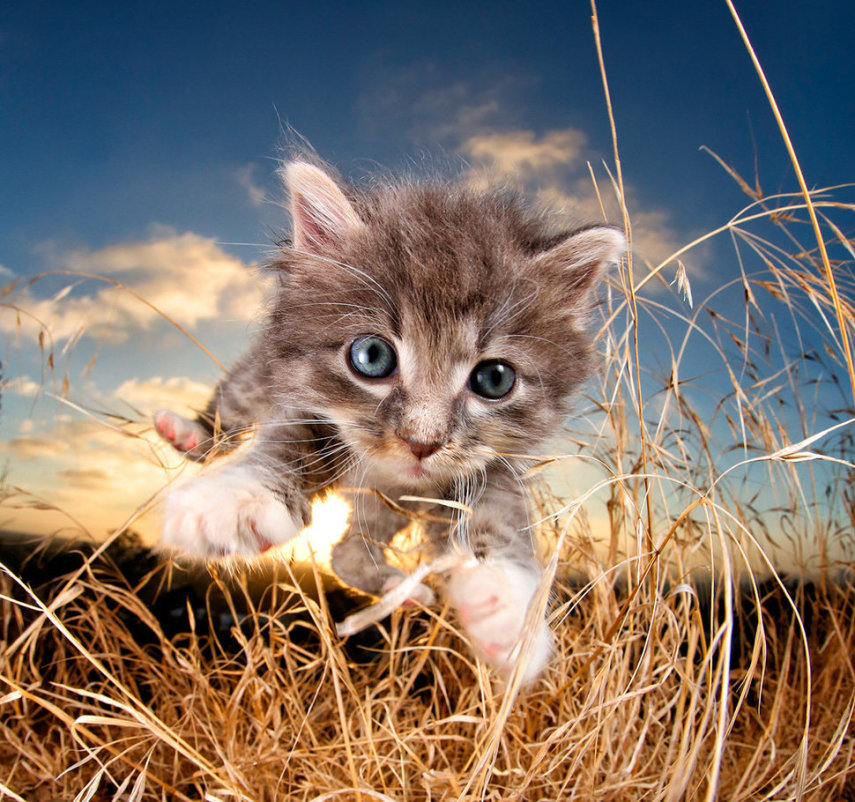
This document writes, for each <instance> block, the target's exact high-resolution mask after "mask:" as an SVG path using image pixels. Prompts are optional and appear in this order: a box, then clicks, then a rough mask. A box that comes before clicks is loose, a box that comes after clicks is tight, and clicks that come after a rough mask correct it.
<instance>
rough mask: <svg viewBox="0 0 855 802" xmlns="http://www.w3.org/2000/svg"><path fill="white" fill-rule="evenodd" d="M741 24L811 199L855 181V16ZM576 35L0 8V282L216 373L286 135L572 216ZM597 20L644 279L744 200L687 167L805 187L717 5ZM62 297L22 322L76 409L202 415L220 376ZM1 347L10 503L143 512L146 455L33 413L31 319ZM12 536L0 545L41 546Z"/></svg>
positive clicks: (314, 7)
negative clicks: (506, 191)
mask: <svg viewBox="0 0 855 802" xmlns="http://www.w3.org/2000/svg"><path fill="white" fill-rule="evenodd" d="M737 6H738V10H739V12H740V14H741V15H742V18H743V21H744V24H745V26H746V28H747V30H748V33H749V35H750V36H751V38H752V41H753V44H754V46H755V48H756V51H757V53H758V55H759V57H760V59H761V61H762V63H763V65H764V68H765V70H766V73H767V75H768V77H769V80H770V82H771V85H772V88H773V90H774V91H775V93H776V96H777V98H778V101H779V104H780V106H781V110H782V112H783V114H784V117H785V119H786V120H787V123H788V126H789V129H790V133H791V136H792V138H793V141H794V143H795V145H796V148H797V151H798V153H799V156H800V159H801V162H802V166H803V169H804V171H805V174H806V176H807V180H808V183H809V184H810V185H811V186H815V187H819V186H826V185H831V184H839V183H844V182H847V181H850V180H852V179H853V177H855V147H853V131H855V104H853V103H852V102H851V97H850V96H851V88H852V77H853V75H855V51H853V48H852V43H851V34H852V31H853V30H855V5H853V4H851V3H844V2H815V3H812V4H805V3H796V2H792V1H791V0H785V1H783V2H778V3H775V4H774V5H771V4H769V3H766V2H759V0H752V2H741V3H738V4H737ZM590 15H591V12H590V5H589V4H588V3H587V2H581V1H580V0H574V2H542V3H537V4H534V5H533V6H532V5H531V4H523V3H507V2H492V3H466V2H455V3H451V2H434V3H423V2H420V3H413V2H407V1H405V2H395V3H391V2H364V3H359V4H357V3H319V2H311V3H310V2H290V3H284V2H283V3H272V2H265V3H245V4H228V3H216V2H204V3H202V2H198V3H175V2H170V3H164V2H145V3H142V2H128V3H122V4H113V3H110V4H107V3H95V2H81V3H75V4H69V3H50V2H26V3H25V2H17V3H14V2H13V3H6V4H4V6H3V8H2V9H0V154H2V156H0V266H2V267H0V281H3V280H5V279H6V278H8V279H10V280H11V279H13V278H16V277H27V276H32V275H34V274H36V273H38V272H39V271H42V270H46V269H66V270H78V271H82V272H92V273H104V274H107V275H110V276H112V277H113V278H117V279H119V280H122V281H123V282H125V283H127V284H128V285H129V286H131V287H133V288H134V289H136V290H137V291H138V292H141V293H143V294H145V295H146V297H148V298H150V299H151V300H152V301H153V302H156V303H158V304H159V305H160V306H161V307H162V308H164V309H165V310H166V311H169V312H170V313H171V314H173V317H176V319H178V320H179V322H181V323H182V325H184V326H185V328H186V329H187V330H189V331H191V332H192V333H193V334H194V335H195V336H198V337H199V338H200V339H201V340H202V341H203V342H205V343H206V344H207V345H208V346H209V347H211V348H212V350H214V351H215V353H216V354H217V355H218V356H219V357H220V358H221V359H222V360H223V361H228V360H229V359H231V358H233V357H235V356H236V355H237V354H238V353H239V352H240V351H241V349H242V346H243V344H244V343H245V338H246V334H247V332H248V331H251V329H252V323H251V322H248V318H251V316H252V310H253V308H254V305H255V304H256V303H257V301H258V298H259V297H260V296H259V291H258V287H257V283H254V282H253V280H252V278H251V276H250V272H249V269H248V268H247V266H248V265H251V264H253V263H255V262H257V261H259V260H260V259H262V258H263V256H264V254H265V252H266V248H267V246H268V243H269V242H270V238H271V235H272V234H273V233H274V232H275V231H276V230H277V228H278V227H280V226H281V225H284V224H285V217H284V212H283V210H282V209H281V208H280V206H278V205H277V203H276V201H278V200H281V197H282V195H281V191H280V190H279V188H278V185H277V180H276V178H275V175H274V170H275V167H276V161H275V159H276V158H277V156H278V150H277V148H278V146H279V145H280V144H281V142H282V127H283V126H286V125H288V126H293V128H294V129H295V130H296V131H298V132H299V133H300V134H301V135H303V136H304V137H306V139H307V140H308V141H309V142H310V143H311V144H312V145H313V146H314V148H315V149H316V150H317V151H318V153H319V154H320V155H321V156H322V157H324V158H326V159H327V160H329V161H330V162H332V163H334V164H335V165H336V166H337V167H338V168H339V169H340V170H341V171H342V172H343V173H344V174H345V175H348V176H352V177H354V178H358V177H359V176H361V175H363V174H364V173H365V172H370V170H371V169H372V167H373V166H374V165H375V164H380V165H382V166H384V167H387V168H391V169H393V170H394V169H399V168H406V169H411V168H412V167H413V166H414V165H415V166H416V168H418V165H419V164H421V163H422V162H424V161H427V162H433V163H436V162H448V163H451V164H456V165H457V167H458V169H461V170H464V171H465V169H467V168H465V167H464V166H463V165H464V161H465V163H466V164H472V165H477V164H479V163H486V164H488V165H490V166H492V167H493V168H500V169H504V168H506V169H508V170H512V171H513V170H515V171H516V172H517V173H518V174H521V175H523V177H524V178H526V180H527V183H528V185H529V186H530V187H534V186H543V185H546V188H547V190H549V191H551V192H552V197H557V198H560V199H561V200H562V202H564V201H565V200H566V198H567V197H570V196H573V195H574V193H578V192H580V191H581V192H582V193H583V195H584V191H583V190H580V187H581V186H582V183H581V182H583V181H585V180H586V175H587V168H586V167H585V161H586V160H591V161H592V162H593V163H594V164H595V165H596V164H598V162H599V160H601V159H603V158H605V159H606V160H608V161H609V162H611V161H612V151H611V139H610V134H609V127H608V117H607V114H606V107H605V103H604V100H603V91H602V85H601V80H600V75H599V69H598V65H597V60H596V53H595V48H594V40H593V35H592V32H591V24H590ZM599 15H600V27H601V33H602V40H603V47H604V52H605V59H606V66H607V70H608V76H609V82H610V88H611V96H612V101H613V105H614V110H615V117H616V124H617V129H618V135H619V140H620V148H621V158H622V164H623V169H624V174H625V178H626V181H627V184H628V187H629V197H630V201H631V206H632V211H633V213H634V215H637V217H636V222H637V226H638V229H637V233H638V245H639V247H640V248H641V249H642V250H643V249H644V248H647V249H648V251H649V253H648V254H647V255H648V256H649V258H651V259H652V260H653V261H656V260H657V259H659V258H663V257H664V256H666V255H667V254H668V253H669V252H670V250H672V249H673V248H676V247H678V246H679V245H680V244H682V243H684V242H686V241H689V240H691V239H692V238H693V237H694V236H697V235H698V234H700V233H703V232H704V231H708V230H710V229H712V228H715V227H716V226H718V225H721V224H722V223H723V222H725V221H726V220H727V219H728V218H730V217H731V216H732V215H733V214H735V213H736V212H737V211H738V210H739V209H740V208H741V207H742V206H744V205H745V204H746V203H747V199H746V198H745V197H744V196H743V195H742V193H741V192H740V191H739V189H738V187H736V185H735V184H734V182H733V181H732V180H731V179H730V178H728V177H727V176H726V175H725V174H724V172H723V171H722V169H721V168H720V167H719V166H718V165H717V164H715V162H714V161H713V159H712V158H710V156H708V155H707V154H705V153H703V152H701V151H700V150H699V148H700V147H701V146H702V145H706V146H708V147H710V148H712V149H713V150H715V151H716V152H718V153H719V154H720V155H721V156H722V157H724V158H725V159H726V160H728V161H729V162H730V163H731V164H732V165H733V166H734V167H735V168H736V169H738V170H739V171H740V172H741V173H742V174H743V175H745V176H746V178H749V179H751V178H753V173H754V165H755V153H756V159H757V164H758V166H759V175H760V181H761V184H762V186H763V188H764V190H765V191H766V192H770V193H771V192H776V191H792V190H794V189H796V184H795V181H794V178H793V173H792V169H791V167H790V165H789V161H788V159H787V156H786V153H785V150H784V148H783V145H782V143H781V140H780V136H779V134H778V131H777V128H776V126H775V124H774V121H773V119H772V116H771V113H770V111H769V109H768V105H767V103H766V101H765V98H764V96H763V93H762V90H761V87H760V84H759V82H758V80H757V78H756V76H755V74H754V71H753V67H752V66H751V63H750V61H749V59H748V56H747V54H746V52H745V50H744V47H743V45H742V42H741V40H740V38H739V36H738V33H737V30H736V27H735V25H734V23H733V21H732V19H731V16H730V14H729V12H728V9H727V7H726V5H725V4H724V3H723V2H685V0H683V2H672V1H671V0H662V1H661V2H655V3H638V2H603V3H602V4H601V7H600V8H599ZM603 176H604V174H603V173H600V178H601V179H602V178H603ZM589 194H590V193H589ZM582 201H583V202H581V203H580V205H579V208H578V210H577V211H578V212H579V213H581V214H588V213H590V212H591V209H592V207H591V199H590V197H588V196H585V197H583V199H582ZM721 253H722V250H721V248H720V246H719V245H717V244H713V245H712V246H709V247H708V248H707V249H706V250H701V251H699V252H698V253H697V255H696V256H694V257H693V258H694V259H695V263H694V272H693V274H692V275H693V276H694V281H696V282H697V285H698V286H697V287H696V290H695V295H696V296H697V295H698V294H699V291H702V290H704V289H706V290H707V291H709V289H711V288H712V287H713V286H715V282H718V281H720V280H722V279H723V278H729V277H731V276H735V275H736V270H737V268H736V265H735V262H734V260H733V259H731V260H730V261H729V262H727V263H726V264H725V262H722V261H720V260H719V257H720V255H721ZM690 262H691V259H690ZM194 267H195V272H194V271H193V268H194ZM690 267H692V265H691V264H690ZM68 283H69V279H67V278H51V279H47V280H45V281H41V282H39V283H38V284H36V285H34V286H33V287H32V288H30V289H27V290H26V291H25V293H24V295H19V296H17V302H18V303H19V304H20V305H21V306H22V307H24V308H26V309H27V310H28V311H31V312H33V313H38V314H39V315H42V316H43V318H45V319H47V320H48V322H49V323H50V326H51V332H52V333H53V334H54V336H55V345H56V348H57V358H56V361H57V364H58V369H57V375H58V376H59V377H60V379H61V378H62V375H63V373H64V372H65V371H66V370H67V371H68V373H69V376H70V380H71V385H72V392H71V397H72V398H74V399H76V401H80V402H85V403H86V404H87V405H90V406H93V407H96V408H98V409H104V408H108V409H111V410H113V411H119V410H121V409H124V411H127V409H128V408H127V407H122V406H121V404H123V403H125V402H127V403H130V404H133V405H134V409H136V410H140V411H142V412H143V413H145V414H147V413H148V412H149V411H150V409H151V408H152V407H153V406H157V405H159V404H157V397H158V394H160V397H162V398H163V399H164V401H165V402H167V403H168V402H170V401H173V400H174V399H179V398H180V399H184V400H189V401H194V400H201V399H202V397H203V396H204V392H205V387H206V386H210V384H211V382H213V381H215V380H216V378H217V375H218V373H217V370H216V367H215V366H214V365H213V363H211V362H210V361H209V360H208V359H207V358H206V357H204V355H202V354H201V353H200V352H199V351H198V349H196V348H195V347H192V346H188V342H187V340H186V338H184V337H183V336H181V335H178V334H176V333H175V332H174V330H172V329H170V328H169V327H168V326H164V325H163V324H161V323H158V322H157V320H156V319H153V318H152V317H151V316H147V315H148V313H145V312H143V311H142V310H141V309H140V307H139V305H138V304H136V305H135V303H132V302H130V301H128V299H127V298H124V300H122V299H118V298H117V297H115V296H114V295H110V294H109V293H107V294H104V288H103V286H101V285H96V284H95V283H93V282H84V283H77V284H75V287H74V289H73V290H72V291H71V292H70V293H69V294H67V295H65V296H63V297H62V298H60V299H58V300H55V301H52V300H51V298H52V297H54V296H55V294H56V293H58V292H60V291H61V289H62V287H63V286H64V285H66V284H68ZM6 300H8V299H6ZM2 314H3V311H2V310H0V315H2ZM84 324H85V328H83V326H84ZM2 331H3V332H5V336H6V338H7V341H6V345H5V357H4V360H3V361H4V362H5V363H6V379H7V382H10V384H9V385H7V388H6V392H5V393H4V399H3V403H4V407H3V420H2V425H3V433H2V438H3V441H4V451H5V454H3V455H2V456H3V458H4V459H5V460H6V464H7V466H8V470H9V475H10V481H14V482H15V483H16V484H18V485H22V486H24V487H26V488H28V489H31V490H33V491H34V492H38V493H40V494H42V496H43V497H50V498H58V499H59V500H60V501H61V502H62V503H63V504H72V505H74V504H75V503H77V502H80V500H81V499H88V498H90V495H88V494H95V496H96V497H97V498H99V499H100V501H99V504H100V505H101V507H100V508H99V515H100V517H98V516H96V515H95V514H94V513H92V514H89V513H87V514H86V516H84V517H86V523H87V524H88V525H91V526H92V527H94V528H98V527H102V528H106V526H107V525H108V524H106V523H104V521H106V519H107V518H109V519H110V521H111V522H116V521H117V519H118V518H120V517H121V515H122V511H123V510H127V509H128V504H129V500H128V499H129V496H135V497H136V498H137V500H139V498H140V494H143V493H147V492H149V491H152V492H153V490H154V489H156V485H157V478H156V477H157V475H158V474H156V473H152V471H151V465H150V464H149V463H150V457H151V454H150V452H151V448H150V447H149V446H148V445H147V444H146V443H145V441H136V440H131V441H122V445H121V447H119V446H117V445H116V443H115V442H113V441H110V440H109V438H108V436H107V435H105V433H104V431H103V428H101V429H99V428H98V426H97V425H95V424H92V423H91V422H87V420H86V418H85V417H83V416H81V414H80V413H79V412H78V411H76V410H73V409H70V408H68V407H67V406H62V405H58V404H57V403H55V402H53V401H52V400H51V399H49V398H48V397H46V396H45V395H44V394H43V393H41V394H38V393H37V390H36V385H37V384H39V383H40V377H41V375H42V372H43V369H44V365H43V363H42V357H41V354H40V351H39V349H38V347H37V346H36V345H35V343H34V339H33V338H34V337H35V336H36V330H35V328H28V324H27V323H26V321H25V322H24V324H23V329H22V330H21V331H20V332H19V331H18V330H17V320H16V319H15V313H14V312H13V311H9V312H7V313H6V322H5V324H4V325H3V328H2ZM69 342H70V343H71V344H72V345H73V346H74V347H73V348H71V347H70V346H69ZM63 348H65V354H62V353H61V352H62V349H63ZM93 356H96V357H97V359H96V361H95V363H94V367H90V359H91V357H93ZM120 388H124V390H123V392H122V393H118V390H119V389H120ZM48 389H49V388H48ZM58 389H59V388H58V387H57V386H55V385H54V390H57V391H58ZM117 405H118V406H117ZM63 427H64V428H63ZM51 443H53V445H51ZM135 449H137V450H136V451H135ZM140 449H142V451H140ZM111 453H112V454H113V455H114V457H115V459H114V460H113V461H112V462H111V461H110V459H109V455H110V454H111ZM128 464H134V466H135V467H134V469H133V471H135V472H136V471H138V472H139V476H138V477H137V479H138V481H137V479H135V478H134V477H133V476H129V475H128V473H127V471H128V469H127V467H126V466H127V465H128ZM123 466H125V467H123ZM120 473H121V474H122V476H123V490H124V491H126V492H125V493H124V495H123V494H122V493H118V492H117V491H116V487H115V477H116V476H117V475H119V474H120ZM134 476H136V473H134ZM159 476H160V477H161V479H160V481H161V484H162V477H163V473H162V471H161V473H160V474H159ZM153 477H154V478H153ZM111 482H112V483H111ZM87 505H88V502H86V503H83V502H80V506H82V507H87V509H90V507H91V505H88V506H87ZM130 509H132V507H131V508H130ZM27 515H29V513H28V514H27ZM27 515H24V516H23V517H21V514H19V513H15V515H14V516H13V518H14V520H13V521H12V524H11V525H14V526H23V527H27V528H42V529H43V528H44V526H45V523H44V522H43V520H40V521H39V522H34V520H35V519H33V518H32V517H27ZM25 519H26V520H25ZM151 526H153V525H151ZM151 526H149V527H148V528H149V529H151ZM142 528H143V529H145V528H146V526H142Z"/></svg>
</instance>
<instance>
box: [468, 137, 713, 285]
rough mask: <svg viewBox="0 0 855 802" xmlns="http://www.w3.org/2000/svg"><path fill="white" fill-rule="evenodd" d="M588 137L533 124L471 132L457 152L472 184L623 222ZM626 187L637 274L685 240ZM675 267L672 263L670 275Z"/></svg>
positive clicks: (577, 217)
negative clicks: (513, 189)
mask: <svg viewBox="0 0 855 802" xmlns="http://www.w3.org/2000/svg"><path fill="white" fill-rule="evenodd" d="M587 142H588V140H587V137H586V135H585V133H584V132H583V131H580V130H578V129H576V128H572V127H571V128H566V129H563V130H553V131H548V132H546V133H544V134H542V135H538V134H537V133H536V132H535V131H533V130H531V129H520V130H512V131H503V132H484V133H480V134H475V135H471V136H468V137H467V138H466V139H464V140H463V142H462V143H461V145H460V151H461V153H463V154H464V155H465V156H466V157H467V159H468V160H469V162H470V167H469V170H468V171H467V172H466V174H465V175H464V179H465V180H466V181H468V182H469V183H470V184H472V185H474V186H484V185H488V184H491V183H495V182H496V181H497V180H499V181H501V182H503V183H507V184H511V185H515V186H518V187H519V188H521V189H524V190H527V191H528V192H531V193H533V194H535V195H536V196H537V197H538V198H539V199H540V200H541V201H542V202H543V203H544V205H546V206H547V207H549V208H552V209H556V210H557V211H560V212H563V213H565V214H566V215H567V216H568V217H570V218H572V220H573V221H574V222H576V223H579V224H586V223H591V222H598V221H604V222H610V223H613V224H616V225H622V223H623V213H622V210H621V205H620V200H619V198H618V196H617V192H616V190H615V188H614V187H613V185H612V182H611V180H610V179H609V177H608V176H605V178H604V179H603V180H598V185H595V184H594V182H593V180H592V179H591V176H590V173H589V170H588V166H587V163H588V161H589V160H590V154H588V153H587V147H588V145H587ZM624 192H625V197H626V204H627V208H628V209H629V212H630V220H631V225H632V246H633V254H634V256H635V259H634V264H635V273H636V278H638V277H640V276H641V275H644V274H645V273H646V268H645V265H651V266H656V265H658V264H659V263H660V262H664V261H665V260H666V259H668V258H669V257H670V256H671V254H673V253H674V252H675V251H677V250H678V249H679V248H680V247H681V246H682V245H683V240H682V238H681V237H680V235H679V234H678V232H677V231H676V230H675V229H674V227H673V226H672V225H671V223H670V215H669V214H668V212H667V211H666V210H665V209H661V208H651V207H648V206H645V205H644V203H643V202H641V201H639V199H638V194H639V193H638V191H637V189H636V188H635V187H633V186H632V185H625V186H624ZM697 261H698V257H697V255H696V254H695V255H694V260H693V262H692V263H691V264H689V265H687V266H688V267H693V268H694V270H693V275H694V276H697V275H698V274H699V273H700V270H699V268H698V264H697ZM674 270H676V265H674V267H673V269H671V270H669V271H668V275H669V276H670V275H672V274H673V272H674ZM648 286H649V287H650V289H651V290H653V289H654V288H655V287H659V286H661V285H660V284H659V283H658V282H654V283H653V284H650V285H648Z"/></svg>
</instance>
